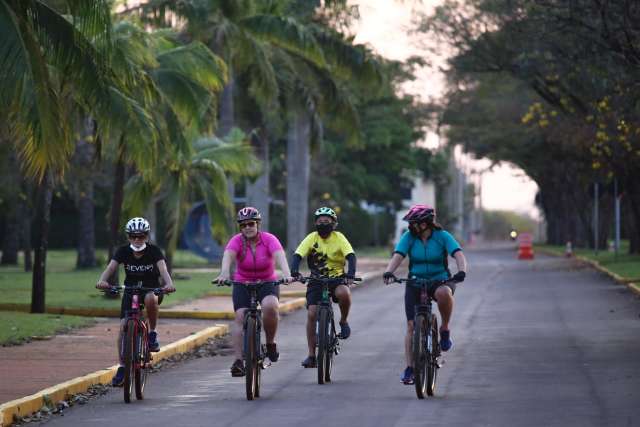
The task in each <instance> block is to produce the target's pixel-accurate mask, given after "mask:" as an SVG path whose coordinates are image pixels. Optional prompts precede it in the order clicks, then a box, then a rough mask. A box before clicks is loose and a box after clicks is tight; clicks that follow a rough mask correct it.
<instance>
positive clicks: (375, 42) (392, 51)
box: [350, 0, 539, 218]
mask: <svg viewBox="0 0 640 427" xmlns="http://www.w3.org/2000/svg"><path fill="white" fill-rule="evenodd" d="M350 3H351V4H353V5H358V7H359V11H360V21H359V22H358V25H357V26H356V28H355V35H356V38H355V42H356V43H364V44H368V45H370V46H371V47H373V49H374V50H375V51H377V52H378V53H380V54H381V55H382V56H385V57H387V58H390V59H397V60H402V59H405V58H407V57H408V56H411V55H419V54H423V55H426V53H424V52H423V51H421V50H420V49H419V47H418V44H419V40H416V39H415V37H416V36H413V37H414V38H411V37H412V36H410V35H409V34H408V32H409V29H410V28H411V19H412V17H413V16H414V14H415V12H414V9H415V10H419V11H425V12H430V11H432V10H433V8H434V7H435V6H437V5H438V4H439V3H440V0H422V1H419V0H351V1H350ZM429 59H430V61H432V62H433V63H434V64H436V65H437V66H436V67H434V68H431V69H425V70H424V72H422V73H420V74H419V79H418V81H416V82H414V83H413V84H412V85H410V86H406V87H405V88H404V89H405V90H406V91H407V92H410V93H412V94H416V95H420V96H421V97H424V98H425V99H429V98H437V97H439V96H441V94H442V91H443V82H444V79H443V76H442V75H441V73H440V72H439V71H438V69H437V68H438V67H439V66H443V64H444V62H443V60H442V59H441V58H433V57H429ZM428 140H429V141H428V142H429V145H430V146H433V145H434V144H436V145H437V144H438V138H437V135H430V136H429V138H428ZM457 158H458V160H459V163H460V164H462V168H463V169H464V170H467V171H470V170H484V169H486V168H487V167H488V166H489V164H490V163H489V162H488V161H486V160H485V161H477V160H473V159H471V157H470V156H465V155H462V156H457ZM482 184H483V188H482V204H483V206H484V208H485V209H492V210H493V209H500V210H513V211H517V212H521V213H527V214H530V215H531V216H533V217H535V218H538V217H539V212H538V209H537V208H536V207H535V205H534V198H535V194H536V192H537V189H538V186H537V185H536V184H535V183H534V182H533V181H531V179H529V178H528V177H527V176H526V175H525V173H524V172H523V171H522V170H521V169H519V168H516V167H514V166H513V165H510V164H502V165H500V166H497V167H494V168H493V169H492V170H491V171H487V172H485V173H483V175H482Z"/></svg>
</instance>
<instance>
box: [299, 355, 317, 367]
mask: <svg viewBox="0 0 640 427" xmlns="http://www.w3.org/2000/svg"><path fill="white" fill-rule="evenodd" d="M302 366H303V367H304V368H317V367H318V363H317V362H316V357H315V356H308V357H307V358H306V359H304V360H303V361H302Z"/></svg>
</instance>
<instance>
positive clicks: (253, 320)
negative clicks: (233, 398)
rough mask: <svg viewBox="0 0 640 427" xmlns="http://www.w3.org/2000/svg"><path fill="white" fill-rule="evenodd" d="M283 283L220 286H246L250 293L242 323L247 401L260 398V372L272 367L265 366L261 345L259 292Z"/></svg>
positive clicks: (226, 283)
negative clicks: (260, 289)
mask: <svg viewBox="0 0 640 427" xmlns="http://www.w3.org/2000/svg"><path fill="white" fill-rule="evenodd" d="M281 283H284V282H283V281H277V282H236V281H225V282H222V283H218V286H232V285H237V286H244V287H246V288H247V291H248V292H249V307H248V308H247V309H246V311H245V313H244V319H243V322H242V330H243V335H244V338H243V351H242V353H243V357H244V360H245V380H246V393H247V400H253V399H254V398H256V397H260V371H261V370H262V369H265V368H266V367H268V366H270V363H269V364H268V365H266V364H265V355H266V346H265V345H263V344H261V339H262V310H261V309H260V308H258V304H259V301H258V290H259V288H260V287H261V286H264V285H274V286H277V285H279V284H281Z"/></svg>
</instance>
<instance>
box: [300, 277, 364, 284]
mask: <svg viewBox="0 0 640 427" xmlns="http://www.w3.org/2000/svg"><path fill="white" fill-rule="evenodd" d="M347 279H348V278H347V277H328V276H306V277H304V276H301V277H298V278H297V280H298V281H299V282H300V283H307V282H320V283H322V284H324V283H326V284H329V285H343V284H345V283H346V281H347ZM351 280H353V281H354V282H362V277H354V278H352V279H351Z"/></svg>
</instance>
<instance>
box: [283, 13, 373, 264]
mask: <svg viewBox="0 0 640 427" xmlns="http://www.w3.org/2000/svg"><path fill="white" fill-rule="evenodd" d="M310 28H311V30H312V32H313V36H314V38H315V39H316V40H317V41H318V44H319V45H320V46H321V47H322V48H323V55H324V57H325V58H326V61H327V65H326V66H318V65H317V64H314V63H312V62H309V61H307V60H305V59H302V58H296V57H292V58H290V59H287V61H286V63H287V64H290V71H289V72H288V73H283V76H282V77H283V78H284V79H286V83H283V85H284V84H286V86H284V87H287V88H288V89H289V90H288V91H287V92H286V96H284V97H283V99H284V102H285V105H284V107H283V108H284V110H285V112H286V113H285V114H286V119H287V122H288V123H287V185H286V188H287V195H286V204H287V247H288V248H289V252H291V251H292V250H293V248H294V247H295V245H296V244H297V243H298V242H300V241H301V240H302V238H303V237H304V235H305V234H306V232H307V224H308V221H309V218H308V213H309V175H310V169H311V145H312V142H313V141H314V140H316V141H318V140H321V139H322V129H323V127H324V126H329V127H331V128H333V129H334V130H335V131H337V132H338V133H339V134H342V135H343V136H344V141H345V142H346V143H347V144H360V143H361V134H360V120H359V117H358V113H357V110H356V107H355V105H354V103H353V101H352V99H351V98H352V95H351V93H350V90H349V87H350V86H355V85H361V86H365V87H368V88H369V90H370V91H372V92H375V91H376V90H378V88H380V87H382V84H381V83H382V72H381V69H380V66H379V64H378V63H377V62H376V61H375V60H374V59H373V57H372V56H371V55H370V54H369V52H368V51H367V50H366V49H365V48H364V47H363V46H353V45H352V44H351V43H350V42H349V41H348V40H345V39H344V37H342V36H340V35H339V34H337V33H335V32H333V31H332V30H330V29H328V28H323V27H320V26H316V25H310Z"/></svg>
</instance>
